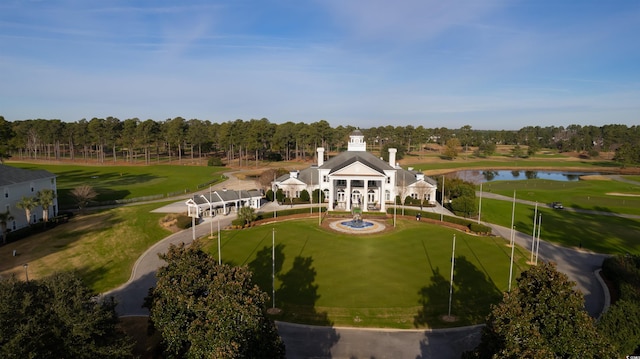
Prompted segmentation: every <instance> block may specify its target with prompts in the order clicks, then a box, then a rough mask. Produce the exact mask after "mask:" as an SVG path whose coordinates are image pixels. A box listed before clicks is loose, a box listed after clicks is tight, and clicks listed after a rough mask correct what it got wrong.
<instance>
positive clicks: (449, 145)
mask: <svg viewBox="0 0 640 359" xmlns="http://www.w3.org/2000/svg"><path fill="white" fill-rule="evenodd" d="M458 147H460V141H459V140H458V139H457V138H455V137H452V138H450V139H448V140H447V142H446V145H445V147H444V153H443V154H444V156H445V157H447V158H450V159H452V160H454V159H455V158H456V157H458Z"/></svg>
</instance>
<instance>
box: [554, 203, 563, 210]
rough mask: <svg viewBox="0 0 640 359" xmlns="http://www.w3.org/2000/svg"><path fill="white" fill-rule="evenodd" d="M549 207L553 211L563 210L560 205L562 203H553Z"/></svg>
mask: <svg viewBox="0 0 640 359" xmlns="http://www.w3.org/2000/svg"><path fill="white" fill-rule="evenodd" d="M551 207H553V209H563V208H564V206H563V205H562V202H553V203H551Z"/></svg>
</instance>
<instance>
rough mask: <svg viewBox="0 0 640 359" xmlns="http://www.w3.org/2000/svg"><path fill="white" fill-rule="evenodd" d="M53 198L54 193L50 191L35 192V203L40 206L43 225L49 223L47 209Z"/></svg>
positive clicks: (54, 196)
mask: <svg viewBox="0 0 640 359" xmlns="http://www.w3.org/2000/svg"><path fill="white" fill-rule="evenodd" d="M55 198H56V193H55V192H54V191H53V190H52V189H43V190H40V191H38V192H36V201H37V202H38V203H39V204H40V206H42V220H43V221H44V222H45V223H47V222H48V221H49V207H51V205H52V204H53V200H54V199H55ZM54 214H55V213H54Z"/></svg>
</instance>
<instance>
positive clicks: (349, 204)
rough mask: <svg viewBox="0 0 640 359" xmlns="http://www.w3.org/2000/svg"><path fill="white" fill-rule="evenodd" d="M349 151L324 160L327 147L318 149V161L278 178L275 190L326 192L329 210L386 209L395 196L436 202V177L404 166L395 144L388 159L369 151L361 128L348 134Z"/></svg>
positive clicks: (293, 195)
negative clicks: (399, 158)
mask: <svg viewBox="0 0 640 359" xmlns="http://www.w3.org/2000/svg"><path fill="white" fill-rule="evenodd" d="M349 138H350V139H349V144H348V148H347V151H346V152H342V153H340V154H338V155H337V156H335V157H332V158H330V159H328V160H327V161H326V162H325V160H324V159H325V158H324V148H322V147H319V148H318V149H317V151H318V152H317V154H318V157H317V158H318V164H317V165H316V166H311V167H309V168H306V169H303V170H301V171H292V172H290V173H289V174H288V175H284V176H281V177H279V178H277V179H276V180H275V181H274V182H273V183H272V190H273V191H274V192H276V191H277V190H278V189H281V190H282V191H283V193H284V194H285V195H286V197H288V198H298V197H300V193H301V192H302V191H303V190H306V191H307V192H308V193H310V194H311V193H312V192H313V191H314V190H317V189H320V190H321V191H323V193H324V198H325V202H326V203H327V206H328V210H329V211H351V210H352V209H353V208H361V209H362V210H363V211H379V212H385V211H386V206H387V204H392V203H393V202H394V199H395V197H396V196H400V198H406V197H407V196H410V197H412V198H415V199H420V198H421V199H423V200H424V203H425V204H430V205H432V204H435V201H436V189H437V188H436V187H437V186H436V181H434V180H433V179H431V178H429V177H425V175H424V174H423V173H421V172H417V171H413V170H412V169H411V168H409V170H405V169H403V168H401V167H400V166H399V165H398V164H397V163H396V152H397V150H396V149H395V148H390V149H389V162H386V161H384V160H382V159H381V158H378V157H376V156H375V155H373V154H371V153H369V152H367V144H366V142H365V141H364V136H363V134H362V132H360V131H359V130H355V131H353V132H352V133H351V135H350V136H349Z"/></svg>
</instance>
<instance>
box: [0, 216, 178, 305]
mask: <svg viewBox="0 0 640 359" xmlns="http://www.w3.org/2000/svg"><path fill="white" fill-rule="evenodd" d="M160 205H161V204H146V205H139V206H133V207H120V208H114V209H110V210H105V211H101V212H99V213H94V214H90V215H86V216H80V217H74V218H72V219H71V221H70V222H69V223H67V224H64V225H61V226H58V227H56V228H53V229H51V230H49V231H47V232H44V233H40V234H37V235H34V236H32V237H29V238H27V239H24V240H21V241H18V242H15V243H12V244H10V245H6V246H2V247H0V275H6V274H9V273H14V274H16V275H18V277H19V278H24V271H23V268H22V265H23V264H24V263H29V268H28V270H29V277H30V278H39V277H43V276H46V275H48V274H51V273H53V272H56V271H63V270H77V271H78V272H79V273H80V275H81V276H82V278H83V279H84V280H85V282H86V283H87V284H88V285H90V286H91V288H92V289H93V290H95V291H97V292H99V293H100V292H104V291H106V290H108V289H112V288H115V287H117V286H118V285H120V284H122V283H124V282H126V281H127V280H128V279H129V277H130V276H131V269H132V267H133V264H134V262H135V261H136V260H137V259H138V257H139V256H140V255H141V254H142V253H143V252H144V251H145V250H147V248H149V247H150V246H151V245H153V244H154V243H156V242H157V241H158V240H160V239H162V238H164V237H166V236H167V235H169V231H167V230H165V229H163V228H161V226H160V225H159V224H158V223H159V221H160V219H161V218H162V217H163V214H157V213H150V211H151V210H152V209H155V208H157V207H159V206H160ZM14 249H15V250H17V251H18V256H15V257H14V256H12V251H13V250H14Z"/></svg>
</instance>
